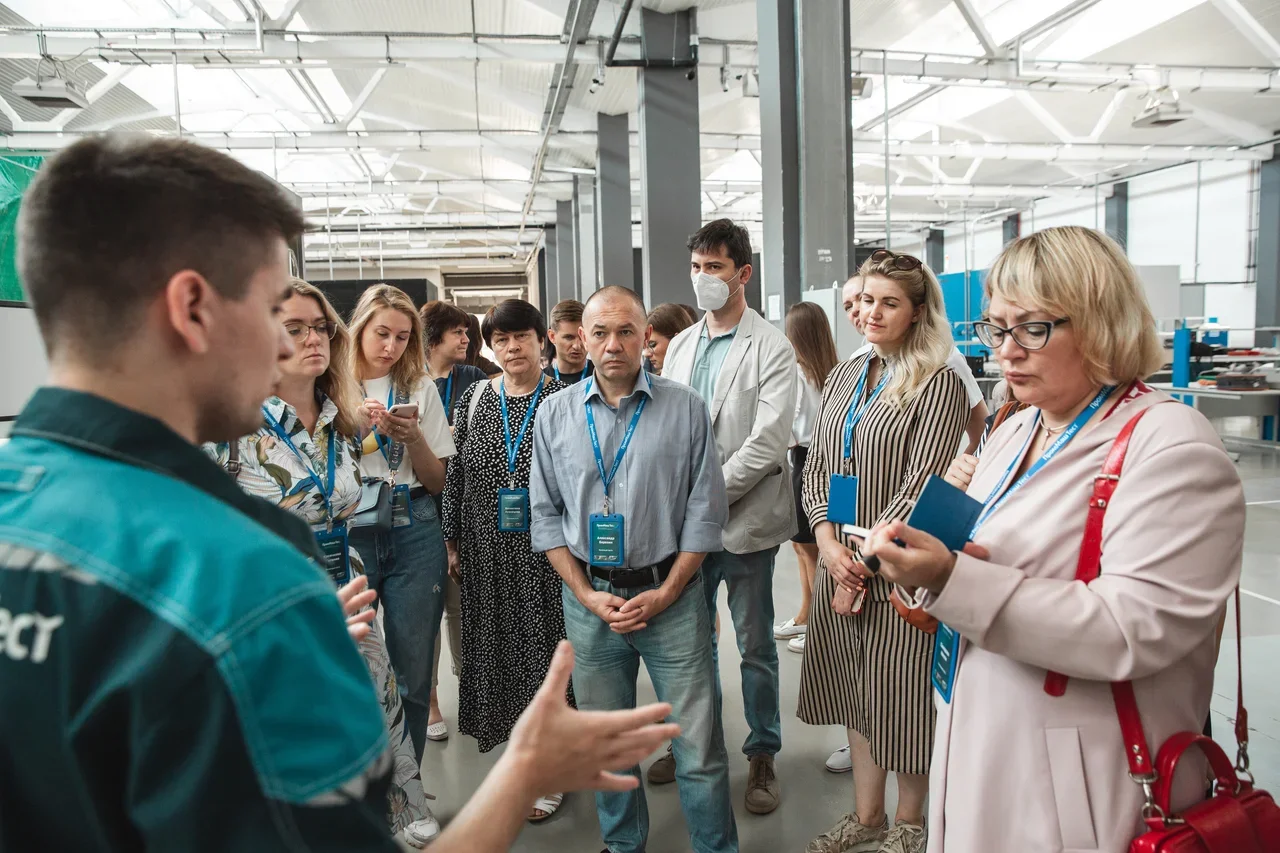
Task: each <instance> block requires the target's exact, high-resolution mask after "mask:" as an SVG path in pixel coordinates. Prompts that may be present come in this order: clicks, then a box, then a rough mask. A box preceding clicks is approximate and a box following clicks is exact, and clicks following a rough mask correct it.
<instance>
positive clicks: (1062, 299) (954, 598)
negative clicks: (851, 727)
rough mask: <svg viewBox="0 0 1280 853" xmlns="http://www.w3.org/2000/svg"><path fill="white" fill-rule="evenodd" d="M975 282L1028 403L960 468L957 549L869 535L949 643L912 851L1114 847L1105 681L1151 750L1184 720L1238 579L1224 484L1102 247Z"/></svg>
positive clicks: (1030, 241)
mask: <svg viewBox="0 0 1280 853" xmlns="http://www.w3.org/2000/svg"><path fill="white" fill-rule="evenodd" d="M986 290H987V297H988V299H989V300H990V306H989V309H988V320H989V324H978V329H977V331H978V335H979V336H980V337H981V338H982V339H983V340H984V342H986V343H987V344H988V345H989V346H990V347H991V348H992V350H993V352H994V353H995V354H996V356H997V357H998V358H999V360H1000V365H1001V367H1002V368H1003V370H1004V375H1005V378H1006V379H1007V380H1008V382H1009V385H1010V387H1011V388H1012V389H1013V391H1014V392H1015V393H1016V394H1017V397H1018V399H1019V400H1022V401H1024V402H1026V403H1028V404H1029V405H1030V407H1031V408H1029V409H1027V410H1026V411H1023V412H1020V413H1018V414H1017V415H1015V416H1013V417H1011V418H1009V420H1008V421H1006V422H1005V424H1004V425H1003V426H1001V427H1000V429H999V430H997V431H996V432H995V433H994V434H993V435H992V436H991V438H990V439H989V440H988V442H987V445H986V448H985V450H984V451H983V454H982V458H981V460H980V461H979V463H978V466H977V470H976V471H975V472H974V475H973V480H972V483H971V484H970V486H969V488H968V492H969V494H970V495H971V496H972V497H975V498H977V499H978V500H980V501H983V502H985V503H986V511H989V515H988V516H987V517H986V519H985V520H984V521H983V523H981V524H980V526H979V528H978V530H977V532H976V533H975V534H974V537H973V538H974V542H973V543H971V544H970V545H968V546H966V548H965V550H964V553H962V554H954V553H952V552H950V551H948V550H947V549H946V548H945V547H944V546H943V545H942V543H941V542H939V541H938V540H937V539H934V538H933V537H931V536H929V535H927V534H924V533H922V532H920V531H916V530H912V529H911V528H909V527H907V526H906V525H905V524H904V523H902V522H894V523H892V524H890V525H887V526H884V527H881V528H877V529H876V530H874V531H873V532H872V536H871V538H870V539H869V540H868V551H869V552H870V553H873V554H876V555H877V556H879V557H880V559H881V561H882V569H881V572H882V574H883V575H884V576H885V577H886V578H888V579H889V580H891V581H893V582H895V583H897V584H899V586H900V588H901V590H902V591H903V592H905V593H907V594H908V595H910V596H914V601H915V603H916V604H918V605H922V606H924V607H925V608H926V609H927V611H928V612H929V613H931V614H932V615H933V616H935V617H937V618H938V619H939V620H941V621H942V622H943V623H945V624H946V625H948V626H950V627H951V628H952V629H954V631H955V632H956V633H957V634H959V639H958V646H959V648H958V650H957V651H956V654H957V656H958V659H959V664H958V667H957V668H956V671H955V674H954V676H953V677H952V679H951V694H952V695H951V697H950V701H949V702H947V701H945V700H944V699H943V698H942V696H941V694H940V693H939V692H938V691H935V694H934V695H935V700H936V702H937V705H938V708H939V713H938V727H937V731H936V737H935V742H934V753H933V763H932V766H931V769H930V773H929V779H930V790H929V800H930V807H929V845H928V849H929V851H930V853H993V851H1036V853H1055V851H1059V852H1061V853H1065V852H1066V851H1086V850H1099V851H1106V852H1107V853H1124V851H1127V850H1128V848H1129V843H1130V841H1131V840H1132V839H1133V838H1134V837H1135V836H1136V835H1138V834H1139V832H1140V830H1141V828H1142V827H1141V823H1140V819H1139V818H1140V812H1141V809H1142V805H1143V793H1142V789H1141V788H1140V787H1139V786H1138V785H1137V784H1135V783H1134V782H1133V781H1131V780H1130V779H1129V773H1128V765H1127V763H1126V758H1125V750H1124V745H1123V743H1122V741H1121V736H1120V727H1119V722H1118V720H1117V717H1116V710H1115V705H1114V702H1113V699H1112V694H1111V688H1110V683H1111V682H1113V681H1124V680H1129V681H1132V682H1133V687H1134V691H1135V693H1136V696H1137V702H1138V707H1139V709H1140V711H1141V714H1142V722H1143V725H1144V727H1145V728H1146V735H1147V739H1148V749H1149V750H1150V751H1151V754H1152V755H1154V754H1155V752H1156V750H1158V748H1159V746H1160V744H1161V743H1163V742H1164V741H1165V739H1167V738H1168V737H1169V736H1170V735H1172V734H1174V733H1175V732H1179V731H1187V730H1190V731H1196V732H1198V731H1200V729H1201V728H1202V727H1203V725H1204V721H1205V718H1206V717H1207V715H1208V713H1209V699H1210V694H1211V692H1212V687H1213V668H1214V662H1215V657H1216V650H1215V629H1216V628H1217V626H1218V623H1219V620H1220V618H1221V617H1222V614H1223V612H1224V609H1225V607H1226V601H1227V598H1228V596H1229V595H1230V593H1231V591H1232V589H1233V588H1234V587H1235V585H1236V583H1237V579H1238V577H1239V573H1240V560H1241V549H1242V541H1243V537H1244V518H1245V507H1244V496H1243V490H1242V488H1241V484H1240V477H1239V475H1238V474H1237V473H1236V470H1235V468H1234V466H1233V465H1232V463H1231V460H1230V459H1229V458H1228V457H1227V455H1226V452H1225V451H1224V450H1223V447H1222V443H1221V442H1220V441H1219V440H1218V437H1217V435H1216V434H1215V432H1214V431H1213V429H1212V427H1211V426H1210V425H1209V423H1208V421H1207V420H1205V418H1204V417H1203V416H1201V415H1200V414H1199V413H1198V412H1196V411H1195V410H1193V409H1192V408H1191V407H1189V406H1185V405H1182V404H1180V403H1175V402H1173V401H1172V400H1171V399H1170V398H1169V397H1168V396H1167V395H1165V394H1163V393H1161V392H1159V391H1155V390H1153V389H1151V388H1149V387H1147V386H1146V385H1145V384H1143V382H1142V379H1143V377H1145V376H1147V375H1149V374H1150V373H1151V372H1152V371H1154V370H1155V369H1157V368H1158V367H1159V366H1160V363H1161V350H1160V344H1159V341H1158V338H1157V336H1156V332H1155V323H1154V321H1153V319H1152V316H1151V311H1150V309H1149V308H1148V306H1147V303H1146V299H1145V297H1144V296H1143V293H1142V288H1141V285H1140V284H1139V282H1138V280H1137V276H1136V274H1135V273H1134V270H1133V267H1132V266H1130V264H1129V262H1128V261H1127V260H1126V259H1125V257H1124V255H1123V254H1122V252H1121V251H1120V249H1119V247H1118V246H1116V244H1115V243H1113V242H1112V241H1111V240H1110V239H1109V238H1107V237H1105V236H1104V235H1102V234H1099V233H1098V232H1096V231H1091V230H1088V229H1084V228H1051V229H1048V230H1045V231H1041V232H1039V233H1037V234H1033V235H1032V236H1030V237H1024V238H1023V239H1021V240H1018V241H1017V242H1015V243H1013V244H1011V245H1010V246H1009V247H1008V248H1007V249H1005V251H1004V252H1003V253H1002V254H1001V256H1000V258H999V259H998V260H997V261H996V263H995V265H994V266H993V267H992V269H991V273H990V275H989V276H988V278H987V282H986ZM1107 389H1111V390H1109V391H1108V390H1107ZM1142 409H1150V411H1149V412H1148V413H1147V414H1146V415H1145V417H1144V418H1143V419H1142V421H1141V422H1140V423H1139V424H1138V425H1137V427H1136V430H1135V432H1134V434H1133V437H1132V440H1131V442H1130V445H1129V449H1128V455H1127V456H1126V458H1125V461H1124V468H1123V472H1122V474H1121V476H1120V479H1119V482H1118V485H1117V488H1116V490H1115V494H1114V496H1113V498H1112V499H1111V500H1110V502H1109V506H1108V508H1107V512H1106V515H1105V522H1104V526H1103V542H1102V553H1103V557H1102V568H1101V575H1100V576H1099V577H1098V578H1097V579H1096V580H1094V581H1093V582H1092V583H1090V584H1088V585H1085V584H1083V583H1080V582H1077V581H1076V580H1075V574H1076V561H1077V558H1078V555H1079V552H1080V544H1081V539H1082V536H1083V533H1084V526H1085V517H1086V503H1087V501H1088V500H1089V497H1090V495H1091V493H1092V489H1093V480H1094V478H1095V477H1096V476H1097V475H1098V473H1099V472H1100V471H1101V469H1102V465H1103V461H1104V459H1105V458H1106V456H1107V453H1108V451H1110V449H1111V446H1112V443H1113V441H1114V440H1115V438H1116V435H1117V434H1118V433H1119V432H1120V430H1121V428H1122V427H1123V426H1124V425H1125V423H1126V422H1128V421H1129V420H1130V418H1132V417H1133V415H1134V414H1135V413H1136V412H1138V411H1140V410H1142ZM1064 436H1070V437H1069V438H1068V440H1067V443H1065V444H1061V443H1060V442H1061V439H1062V438H1063V437H1064ZM1054 445H1058V450H1059V452H1057V453H1056V454H1053V453H1052V452H1051V453H1050V454H1049V456H1050V457H1051V458H1050V460H1049V461H1047V462H1046V463H1045V464H1044V465H1043V466H1042V467H1038V463H1039V461H1040V460H1041V459H1042V458H1043V457H1044V456H1045V455H1046V450H1049V449H1050V448H1052V447H1054ZM1028 470H1030V471H1031V472H1032V474H1031V477H1030V478H1029V479H1026V480H1024V479H1023V477H1024V474H1025V473H1026V472H1027V471H1028ZM895 538H897V539H899V540H901V541H903V542H905V547H901V546H899V545H896V544H894V543H893V541H892V540H893V539H895ZM1048 670H1052V671H1056V672H1059V673H1062V674H1063V675H1066V676H1068V677H1069V681H1068V682H1067V687H1066V692H1065V694H1064V695H1062V696H1060V697H1054V696H1051V695H1049V694H1048V693H1046V691H1045V675H1046V671H1048ZM1198 758H1199V756H1198V753H1197V754H1195V755H1194V756H1189V757H1188V759H1187V760H1185V761H1184V762H1183V764H1184V765H1187V766H1186V767H1185V768H1184V769H1182V770H1181V772H1179V773H1178V776H1177V779H1176V782H1175V786H1174V798H1173V799H1174V802H1173V805H1174V807H1175V808H1183V807H1185V806H1187V805H1189V804H1191V803H1194V802H1196V801H1197V800H1198V799H1200V798H1202V797H1203V791H1204V772H1203V766H1197V761H1196V760H1193V759H1198Z"/></svg>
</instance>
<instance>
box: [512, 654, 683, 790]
mask: <svg viewBox="0 0 1280 853" xmlns="http://www.w3.org/2000/svg"><path fill="white" fill-rule="evenodd" d="M572 672H573V647H572V646H570V645H569V643H568V642H567V641H562V642H561V643H560V647H559V648H558V649H556V653H555V657H554V658H553V659H552V661H551V667H550V669H549V670H548V672H547V678H546V680H545V681H544V682H543V683H542V687H541V688H540V689H539V690H538V695H537V696H535V697H534V699H533V701H532V702H531V703H529V707H528V708H526V709H525V711H524V713H523V714H521V715H520V719H519V720H518V721H517V722H516V725H515V728H514V729H513V730H512V732H511V742H510V744H509V745H508V746H507V751H506V752H505V753H504V755H503V758H502V760H503V761H510V762H512V769H513V772H514V773H515V774H516V776H517V778H519V780H520V782H521V784H522V786H523V791H524V793H525V794H526V795H527V796H528V797H529V800H530V803H532V800H533V798H534V797H538V796H542V795H543V794H548V793H553V792H561V791H580V790H599V791H629V790H632V789H634V788H635V787H636V786H637V785H638V784H639V782H640V780H639V779H637V778H636V777H634V776H630V775H618V774H619V772H620V771H623V770H627V769H629V768H631V767H634V766H635V765H636V764H638V763H639V762H640V759H642V758H644V757H645V756H647V755H649V754H650V753H652V752H653V751H654V750H656V749H657V748H658V747H659V746H661V745H662V744H663V743H664V742H666V741H667V740H670V739H671V738H673V737H676V736H677V735H679V734H680V727H679V726H678V725H675V724H674V723H663V722H662V721H663V720H664V719H666V717H667V715H668V714H670V713H671V706H670V705H667V704H656V705H647V706H645V707H643V708H636V709H634V710H630V711H576V710H574V709H572V708H570V707H569V706H568V704H567V703H566V702H565V693H566V691H567V690H568V687H569V675H570V673H572Z"/></svg>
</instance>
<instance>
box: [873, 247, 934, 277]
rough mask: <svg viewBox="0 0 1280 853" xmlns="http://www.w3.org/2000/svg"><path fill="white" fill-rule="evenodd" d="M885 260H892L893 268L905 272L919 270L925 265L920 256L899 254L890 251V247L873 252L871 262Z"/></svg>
mask: <svg viewBox="0 0 1280 853" xmlns="http://www.w3.org/2000/svg"><path fill="white" fill-rule="evenodd" d="M885 261H892V262H893V268H894V269H896V270H902V271H903V272H907V271H909V270H918V269H920V267H921V266H923V264H922V263H921V262H920V259H919V258H915V257H912V256H911V255H897V254H894V253H893V252H890V251H889V250H888V249H876V250H875V251H874V252H872V253H871V263H873V264H882V263H884V262H885Z"/></svg>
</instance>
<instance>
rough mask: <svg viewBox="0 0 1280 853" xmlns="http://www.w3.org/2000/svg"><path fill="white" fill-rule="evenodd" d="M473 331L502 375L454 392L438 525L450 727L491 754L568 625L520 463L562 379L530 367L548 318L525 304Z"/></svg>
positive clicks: (502, 308) (501, 310) (546, 812)
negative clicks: (452, 711) (447, 593)
mask: <svg viewBox="0 0 1280 853" xmlns="http://www.w3.org/2000/svg"><path fill="white" fill-rule="evenodd" d="M482 332H483V334H484V340H485V343H487V344H488V345H489V346H490V347H492V349H493V352H494V355H495V356H496V357H497V359H498V362H499V363H500V364H501V365H502V374H501V375H500V376H498V377H495V378H494V379H492V380H490V381H488V382H478V383H476V384H475V385H472V386H471V387H470V388H468V389H467V390H466V392H465V393H464V394H463V395H462V397H461V398H460V399H459V401H458V408H457V419H456V420H455V421H454V430H455V432H454V440H455V442H456V443H457V446H458V455H457V456H456V457H455V458H454V460H453V462H452V463H451V464H450V465H449V473H448V482H447V484H446V486H445V492H444V535H445V540H446V546H447V548H448V551H449V572H450V574H452V575H453V576H454V577H455V578H457V579H458V581H459V583H460V584H461V586H462V680H461V684H460V687H459V709H458V728H459V730H460V731H462V732H463V733H464V734H469V735H471V736H472V737H474V738H475V739H476V740H477V741H478V743H479V747H480V751H481V752H488V751H489V750H491V749H493V748H494V747H495V746H497V745H498V744H500V743H502V742H503V741H505V740H506V739H507V738H508V737H510V735H511V727H512V726H513V725H514V724H515V721H516V719H517V718H518V717H519V716H520V714H521V712H523V711H524V709H525V706H526V705H528V704H529V702H530V701H531V700H532V699H533V696H534V694H535V693H537V691H538V685H539V684H541V683H542V680H543V678H545V677H546V674H547V668H548V667H549V666H550V664H551V657H552V655H553V654H554V653H555V650H556V646H557V644H558V643H559V642H560V641H561V640H562V639H564V635H565V633H564V611H563V609H562V607H561V603H560V595H561V582H560V577H559V575H557V574H556V573H555V571H554V570H553V569H552V568H551V564H550V563H549V562H548V561H547V558H546V556H545V555H543V554H535V553H534V552H533V549H532V546H531V544H530V541H529V473H530V469H531V467H532V463H533V427H534V423H533V421H534V419H535V418H536V416H537V412H538V407H539V406H540V405H541V403H542V402H543V401H545V400H546V399H547V397H549V396H550V395H552V394H554V393H555V392H557V391H559V390H561V389H562V388H566V387H568V386H567V385H565V384H564V383H562V382H560V381H558V380H557V379H555V377H551V376H546V375H545V374H544V373H543V372H542V370H541V368H540V367H539V358H538V356H539V353H540V352H541V350H542V344H543V341H545V340H546V334H547V326H546V323H545V322H543V319H542V313H541V312H540V311H539V310H538V309H537V308H535V307H534V306H532V305H530V304H529V303H528V302H525V301H523V300H519V299H508V300H507V301H505V302H503V303H501V304H499V305H497V306H495V307H494V308H492V309H490V311H489V313H488V314H487V315H486V316H485V319H484V324H483V327H482ZM561 798H562V797H561V795H560V794H552V795H550V796H546V797H543V798H541V799H539V800H538V801H537V803H536V804H535V806H534V810H533V813H532V814H531V815H530V820H531V821H535V822H536V821H540V820H544V819H546V818H547V817H550V816H551V814H552V813H554V812H555V810H556V809H557V808H559V806H560V802H561Z"/></svg>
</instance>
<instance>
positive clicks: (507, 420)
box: [498, 376, 546, 488]
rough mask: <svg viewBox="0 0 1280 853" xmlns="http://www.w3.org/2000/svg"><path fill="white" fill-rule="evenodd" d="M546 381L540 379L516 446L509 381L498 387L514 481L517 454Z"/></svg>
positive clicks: (509, 469)
mask: <svg viewBox="0 0 1280 853" xmlns="http://www.w3.org/2000/svg"><path fill="white" fill-rule="evenodd" d="M545 381H546V377H545V376H540V377H538V387H537V388H535V389H534V391H533V399H532V400H530V401H529V410H528V411H527V412H525V413H524V422H523V423H522V424H520V432H519V434H518V435H517V436H516V440H515V443H514V444H513V443H512V442H511V416H510V415H508V414H507V380H506V379H505V378H504V379H503V380H502V382H501V383H499V385H498V390H499V392H500V393H499V395H498V398H499V399H500V400H501V401H502V435H503V437H504V438H505V439H506V441H507V473H508V474H510V475H511V476H512V478H513V479H514V477H515V474H516V454H517V453H519V452H520V442H522V441H524V434H525V433H526V432H528V431H529V424H531V423H533V410H534V409H536V408H537V407H538V397H540V396H541V395H542V384H543V382H545ZM512 488H515V486H512Z"/></svg>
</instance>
